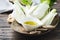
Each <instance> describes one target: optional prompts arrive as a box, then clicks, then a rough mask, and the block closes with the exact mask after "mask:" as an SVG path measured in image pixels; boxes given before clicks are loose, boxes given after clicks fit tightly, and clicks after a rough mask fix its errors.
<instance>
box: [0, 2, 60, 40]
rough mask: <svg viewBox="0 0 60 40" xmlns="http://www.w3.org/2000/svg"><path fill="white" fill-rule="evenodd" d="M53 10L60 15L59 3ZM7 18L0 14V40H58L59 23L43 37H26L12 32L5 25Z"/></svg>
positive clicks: (7, 25)
mask: <svg viewBox="0 0 60 40" xmlns="http://www.w3.org/2000/svg"><path fill="white" fill-rule="evenodd" d="M53 8H56V9H57V12H58V13H60V3H59V2H58V5H54V6H53ZM59 15H60V14H59ZM7 17H8V14H0V40H60V22H59V24H58V25H57V27H56V28H55V29H54V30H52V31H51V32H49V33H47V34H45V35H38V36H26V35H22V34H19V33H17V32H15V31H13V30H12V29H11V28H10V25H9V24H8V23H7V20H6V19H7Z"/></svg>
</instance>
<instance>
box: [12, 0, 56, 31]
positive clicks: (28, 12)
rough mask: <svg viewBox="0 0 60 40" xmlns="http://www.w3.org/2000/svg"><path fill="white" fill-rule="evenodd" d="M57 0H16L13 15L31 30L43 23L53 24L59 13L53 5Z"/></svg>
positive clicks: (26, 28) (27, 29)
mask: <svg viewBox="0 0 60 40" xmlns="http://www.w3.org/2000/svg"><path fill="white" fill-rule="evenodd" d="M55 1H56V0H38V2H37V1H36V0H15V1H14V11H13V13H12V16H13V17H14V18H15V20H16V21H17V22H18V23H20V24H22V25H23V27H24V28H25V30H26V31H31V30H34V29H37V28H38V27H41V26H43V25H51V23H52V21H53V19H54V18H55V16H56V15H57V12H56V9H52V10H51V6H52V5H53V4H54V2H55Z"/></svg>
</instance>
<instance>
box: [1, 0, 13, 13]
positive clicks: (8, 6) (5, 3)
mask: <svg viewBox="0 0 60 40" xmlns="http://www.w3.org/2000/svg"><path fill="white" fill-rule="evenodd" d="M12 9H13V5H12V3H10V2H9V0H0V13H2V12H5V11H9V10H12Z"/></svg>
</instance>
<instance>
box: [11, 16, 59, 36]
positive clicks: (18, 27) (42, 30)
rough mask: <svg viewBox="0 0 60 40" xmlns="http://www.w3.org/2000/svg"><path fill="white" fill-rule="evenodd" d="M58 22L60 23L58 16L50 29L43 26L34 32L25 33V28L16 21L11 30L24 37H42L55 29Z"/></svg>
mask: <svg viewBox="0 0 60 40" xmlns="http://www.w3.org/2000/svg"><path fill="white" fill-rule="evenodd" d="M58 22H59V16H58V15H57V16H55V18H54V20H53V21H52V23H51V25H50V27H51V28H50V27H49V28H48V27H47V26H43V27H40V28H37V29H35V30H33V31H30V32H27V31H25V29H24V28H23V26H22V25H21V24H19V23H18V22H17V21H16V20H15V21H14V22H12V24H11V28H12V29H13V30H14V31H16V32H18V33H21V34H24V35H42V34H45V33H47V32H49V31H51V30H53V29H55V27H56V26H57V24H58Z"/></svg>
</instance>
